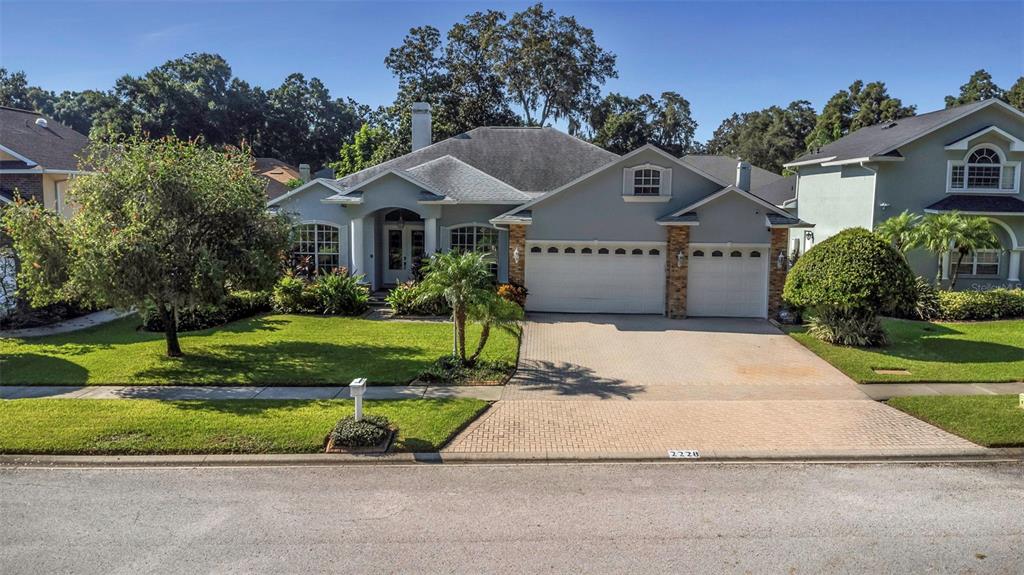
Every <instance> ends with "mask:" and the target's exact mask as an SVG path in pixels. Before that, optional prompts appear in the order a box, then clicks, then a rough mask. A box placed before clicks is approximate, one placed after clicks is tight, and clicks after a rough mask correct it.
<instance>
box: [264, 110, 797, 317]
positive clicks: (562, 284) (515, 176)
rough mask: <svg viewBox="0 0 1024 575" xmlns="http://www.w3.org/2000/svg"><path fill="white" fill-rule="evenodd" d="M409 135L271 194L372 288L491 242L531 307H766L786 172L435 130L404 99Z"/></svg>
mask: <svg viewBox="0 0 1024 575" xmlns="http://www.w3.org/2000/svg"><path fill="white" fill-rule="evenodd" d="M412 139H413V142H412V143H413V145H412V149H413V151H412V152H411V153H409V154H406V155H404V156H401V157H399V158H395V159H393V160H390V161H388V162H384V163H382V164H380V165H377V166H373V167H371V168H368V169H365V170H363V171H360V172H357V173H354V174H350V175H348V176H345V177H343V178H340V179H323V178H317V179H313V180H312V181H309V182H307V183H306V184H304V185H302V186H300V187H298V188H295V189H293V190H290V191H288V192H287V193H284V194H281V195H278V196H276V197H273V198H271V199H270V200H269V202H268V205H269V206H270V207H271V208H272V209H276V210H280V211H282V212H286V213H289V214H291V215H292V216H293V217H294V219H295V221H296V224H297V225H298V226H299V228H298V230H297V231H298V233H297V237H298V243H297V245H296V253H297V254H299V255H304V256H312V258H313V259H314V261H316V262H317V265H318V266H319V267H320V268H321V269H322V268H336V267H345V268H347V269H348V270H349V271H350V273H354V274H362V275H364V276H365V278H366V281H367V282H368V283H369V284H370V285H371V286H372V287H373V288H374V289H381V288H385V287H387V286H390V285H394V284H396V283H399V282H402V281H405V280H407V279H409V278H410V275H411V272H412V268H413V265H414V263H415V262H416V261H417V260H418V259H419V258H421V257H423V256H425V255H427V254H431V253H434V252H435V251H446V250H480V251H486V252H488V253H491V254H493V258H494V259H493V261H494V273H495V274H496V276H497V280H499V281H503V282H504V281H511V282H516V283H519V284H522V285H525V286H526V287H527V289H528V290H529V297H528V301H527V310H529V311H549V312H600V313H643V314H665V315H668V316H670V317H685V316H736V317H762V318H763V317H768V316H769V315H772V314H773V313H774V312H775V311H776V310H777V309H778V307H779V306H780V305H781V290H782V285H783V282H784V279H785V274H786V271H787V267H788V266H787V261H786V255H787V254H786V250H787V238H788V237H789V235H790V234H789V229H790V228H794V227H809V226H810V224H808V223H805V222H803V221H801V220H799V219H798V218H796V217H795V216H794V215H793V214H791V213H790V212H788V211H787V210H786V209H784V208H783V207H782V205H783V204H784V203H785V202H787V201H789V200H792V198H793V195H794V192H793V187H794V182H793V179H787V178H783V177H782V176H779V175H777V174H772V173H770V172H767V171H766V170H762V169H760V168H756V167H752V166H750V165H749V164H747V163H746V162H737V160H736V159H733V158H727V157H721V156H686V157H683V158H676V157H674V156H672V155H670V154H668V153H666V152H664V151H662V150H660V149H659V148H657V147H655V146H651V145H648V146H644V147H641V148H639V149H637V150H634V151H632V152H630V153H628V154H625V155H621V156H620V155H617V154H613V153H611V152H608V151H606V150H604V149H601V148H599V147H596V146H594V145H591V144H589V143H587V142H585V141H583V140H580V139H578V138H575V137H573V136H570V135H568V134H565V133H562V132H560V131H558V130H555V129H552V128H506V127H481V128H477V129H474V130H471V131H469V132H466V133H463V134H459V135H457V136H454V137H452V138H449V139H446V140H444V141H440V142H436V143H431V136H430V107H429V106H428V105H426V104H415V105H414V107H413V135H412Z"/></svg>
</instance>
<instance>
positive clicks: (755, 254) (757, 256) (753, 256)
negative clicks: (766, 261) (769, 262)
mask: <svg viewBox="0 0 1024 575" xmlns="http://www.w3.org/2000/svg"><path fill="white" fill-rule="evenodd" d="M750 257H752V258H759V257H761V252H759V251H757V250H754V251H752V252H750Z"/></svg>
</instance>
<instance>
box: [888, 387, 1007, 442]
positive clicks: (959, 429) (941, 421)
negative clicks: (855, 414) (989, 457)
mask: <svg viewBox="0 0 1024 575" xmlns="http://www.w3.org/2000/svg"><path fill="white" fill-rule="evenodd" d="M887 403H888V404H889V405H891V406H892V407H895V408H896V409H899V410H900V411H904V412H906V413H909V414H910V415H913V416H914V417H916V418H918V419H921V420H923V421H927V422H928V423H930V424H932V425H934V426H936V427H940V428H942V429H944V430H946V431H948V432H950V433H953V434H955V435H959V436H960V437H963V438H964V439H967V440H969V441H972V442H974V443H977V444H978V445H984V446H985V447H1024V409H1021V408H1020V399H1019V396H1016V395H966V396H952V395H939V396H920V397H894V398H892V399H890V400H889V401H888V402H887Z"/></svg>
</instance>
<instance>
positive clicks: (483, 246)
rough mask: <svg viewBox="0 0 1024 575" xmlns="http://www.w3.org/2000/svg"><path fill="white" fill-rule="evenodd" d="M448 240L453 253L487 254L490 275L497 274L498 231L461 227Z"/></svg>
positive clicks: (454, 230)
mask: <svg viewBox="0 0 1024 575" xmlns="http://www.w3.org/2000/svg"><path fill="white" fill-rule="evenodd" d="M449 239H450V243H449V246H450V247H451V250H452V251H453V252H456V253H460V254H462V253H467V252H480V253H484V254H488V255H489V256H490V261H491V273H492V274H494V275H497V274H498V258H497V255H498V230H496V229H495V228H489V227H487V226H462V227H458V228H453V229H452V231H451V237H450V238H449ZM549 251H550V250H549ZM556 251H557V250H556Z"/></svg>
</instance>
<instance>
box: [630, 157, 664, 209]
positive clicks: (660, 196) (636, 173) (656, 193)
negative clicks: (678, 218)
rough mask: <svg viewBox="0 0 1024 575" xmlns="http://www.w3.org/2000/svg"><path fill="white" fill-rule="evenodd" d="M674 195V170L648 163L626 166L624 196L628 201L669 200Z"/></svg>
mask: <svg viewBox="0 0 1024 575" xmlns="http://www.w3.org/2000/svg"><path fill="white" fill-rule="evenodd" d="M671 196H672V170H671V169H669V168H663V167H661V166H654V165H650V164H646V165H643V166H635V167H632V168H625V169H624V170H623V175H622V197H623V199H624V200H625V201H627V202H667V201H668V200H669V198H671Z"/></svg>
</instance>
